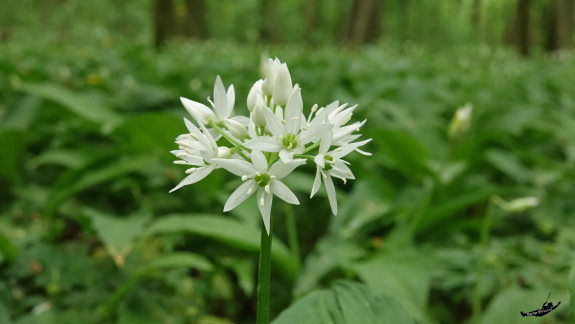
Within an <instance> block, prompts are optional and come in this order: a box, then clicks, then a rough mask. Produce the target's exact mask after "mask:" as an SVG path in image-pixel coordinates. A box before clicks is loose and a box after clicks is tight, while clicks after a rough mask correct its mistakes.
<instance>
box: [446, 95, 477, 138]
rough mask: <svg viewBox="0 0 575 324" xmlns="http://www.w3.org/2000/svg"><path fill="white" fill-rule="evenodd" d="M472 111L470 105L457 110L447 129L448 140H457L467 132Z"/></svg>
mask: <svg viewBox="0 0 575 324" xmlns="http://www.w3.org/2000/svg"><path fill="white" fill-rule="evenodd" d="M472 111H473V106H472V105H471V104H470V103H468V104H466V105H465V106H463V107H461V108H459V109H457V111H456V112H455V115H453V118H452V119H451V122H450V123H449V127H448V129H447V134H448V136H449V138H450V139H452V140H454V139H457V138H459V137H461V136H462V135H463V134H465V133H466V132H467V130H468V129H469V126H470V125H471V112H472Z"/></svg>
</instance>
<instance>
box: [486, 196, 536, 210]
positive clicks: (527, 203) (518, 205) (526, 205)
mask: <svg viewBox="0 0 575 324" xmlns="http://www.w3.org/2000/svg"><path fill="white" fill-rule="evenodd" d="M493 202H495V204H497V206H499V207H501V209H503V210H505V211H506V212H508V213H521V212H524V211H526V210H528V209H531V208H535V207H537V206H539V198H537V197H522V198H517V199H513V200H511V201H505V200H503V199H501V198H500V197H498V196H495V197H493Z"/></svg>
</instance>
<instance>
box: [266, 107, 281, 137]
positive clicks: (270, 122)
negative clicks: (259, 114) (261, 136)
mask: <svg viewBox="0 0 575 324" xmlns="http://www.w3.org/2000/svg"><path fill="white" fill-rule="evenodd" d="M264 116H265V118H266V123H267V125H266V126H267V127H268V129H269V130H270V132H271V133H272V135H273V136H274V137H276V138H279V137H281V136H282V135H285V133H284V127H283V125H282V123H281V121H280V119H279V118H278V117H277V116H276V115H275V114H274V113H273V112H272V111H271V109H265V110H264Z"/></svg>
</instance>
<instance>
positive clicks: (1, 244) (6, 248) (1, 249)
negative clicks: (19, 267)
mask: <svg viewBox="0 0 575 324" xmlns="http://www.w3.org/2000/svg"><path fill="white" fill-rule="evenodd" d="M17 254H18V248H17V247H16V246H14V244H13V243H12V241H10V239H9V238H8V237H6V236H5V235H4V234H3V233H2V232H0V264H2V262H3V261H4V260H5V259H11V258H13V257H15V256H16V255H17ZM0 323H1V322H0Z"/></svg>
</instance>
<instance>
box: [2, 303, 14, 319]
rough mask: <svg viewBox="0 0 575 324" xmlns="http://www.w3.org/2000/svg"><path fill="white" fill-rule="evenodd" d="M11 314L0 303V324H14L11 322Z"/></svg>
mask: <svg viewBox="0 0 575 324" xmlns="http://www.w3.org/2000/svg"><path fill="white" fill-rule="evenodd" d="M8 314H10V313H9V312H8V309H7V308H6V306H4V305H3V304H2V302H0V323H4V324H12V320H10V315H8Z"/></svg>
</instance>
